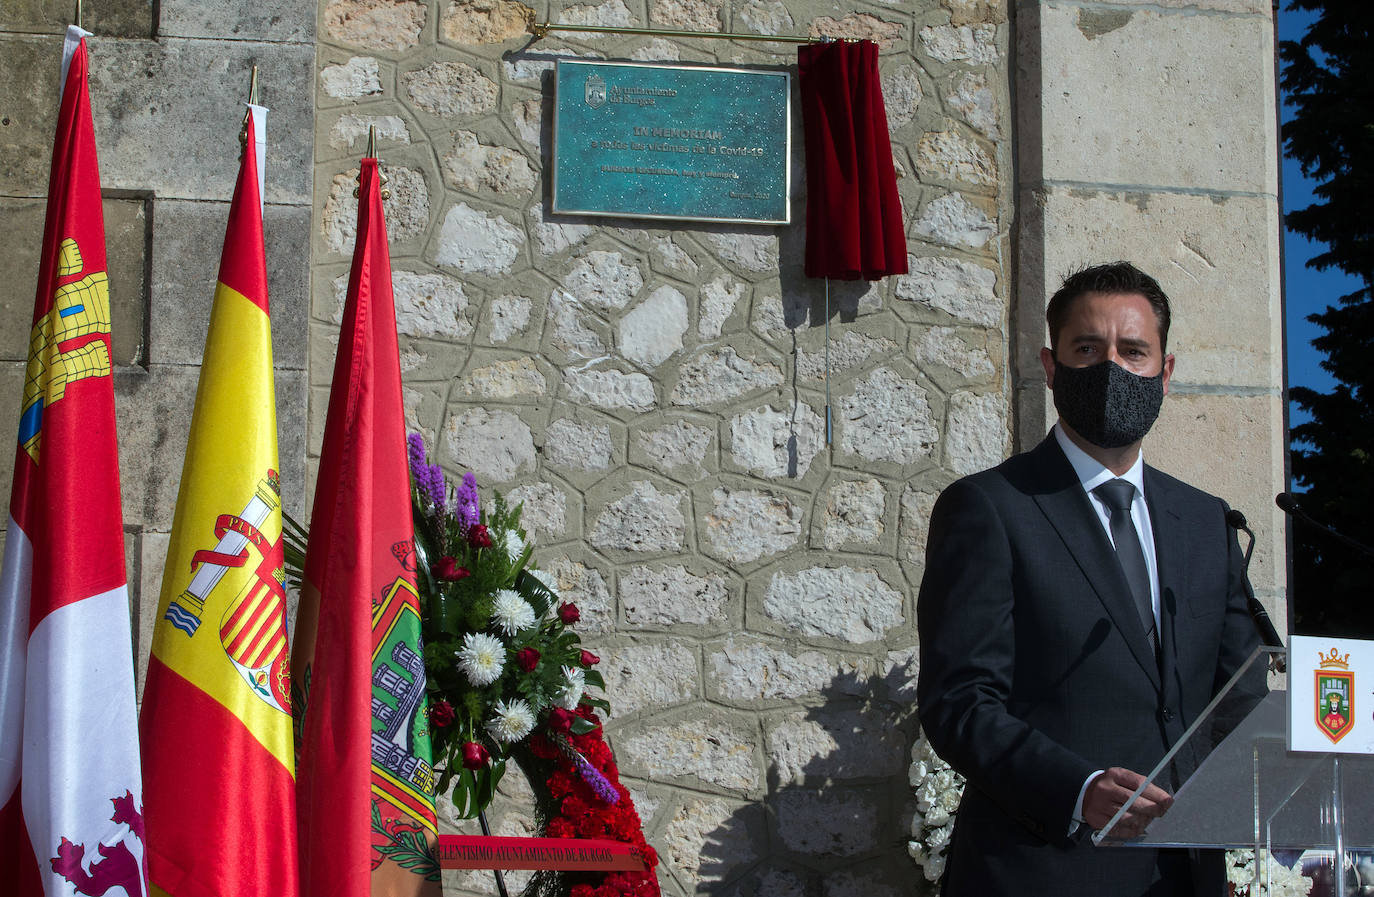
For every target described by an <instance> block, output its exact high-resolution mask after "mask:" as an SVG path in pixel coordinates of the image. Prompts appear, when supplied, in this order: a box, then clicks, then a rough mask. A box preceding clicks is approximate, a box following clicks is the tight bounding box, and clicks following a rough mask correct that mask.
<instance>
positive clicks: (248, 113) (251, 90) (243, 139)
mask: <svg viewBox="0 0 1374 897" xmlns="http://www.w3.org/2000/svg"><path fill="white" fill-rule="evenodd" d="M77 2H80V0H77ZM257 104H258V67H257V66H256V65H255V66H253V73H252V74H251V75H250V76H249V79H248V105H249V106H256V105H257ZM252 115H253V110H251V109H245V110H243V127H242V128H241V129H240V130H239V146H243V147H247V146H248V120H249V118H250V117H252Z"/></svg>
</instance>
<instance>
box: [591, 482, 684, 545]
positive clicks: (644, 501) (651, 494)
mask: <svg viewBox="0 0 1374 897" xmlns="http://www.w3.org/2000/svg"><path fill="white" fill-rule="evenodd" d="M683 498H684V496H683V495H682V494H680V493H674V492H663V491H660V490H659V489H657V488H656V487H655V486H654V484H653V483H650V482H649V481H647V480H637V481H635V483H634V484H633V485H632V486H631V487H630V491H629V494H627V495H625V496H623V497H621V498H619V499H616V500H614V501H611V502H609V503H608V504H607V505H606V506H605V508H604V509H602V511H601V512H600V513H599V514H598V515H597V518H596V523H595V524H594V525H593V527H592V533H591V542H592V544H593V545H595V546H596V547H598V548H614V549H619V550H621V551H636V552H639V551H678V550H680V549H681V548H682V545H683V538H684V536H685V534H686V530H687V520H686V518H685V517H684V516H683V513H682V499H683Z"/></svg>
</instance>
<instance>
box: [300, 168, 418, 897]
mask: <svg viewBox="0 0 1374 897" xmlns="http://www.w3.org/2000/svg"><path fill="white" fill-rule="evenodd" d="M358 195H359V199H358V236H357V245H356V247H355V248H354V251H353V269H352V272H351V273H350V275H349V280H348V294H347V299H346V300H345V303H344V316H343V330H342V332H341V333H340V334H339V354H338V356H337V357H336V358H335V360H334V382H333V386H332V387H331V391H330V394H329V413H328V416H327V418H326V419H325V425H324V443H323V444H322V446H321V448H320V466H319V474H318V477H317V479H316V483H315V505H314V512H313V513H312V515H311V518H310V544H309V546H308V548H307V550H306V558H305V583H304V584H303V586H302V588H301V604H300V610H299V612H298V613H297V616H296V640H295V644H294V646H293V662H294V664H295V667H296V672H295V678H296V685H297V688H298V689H299V690H300V692H301V693H302V695H303V700H302V702H301V705H300V706H298V707H297V708H296V712H297V714H298V715H299V716H300V717H301V722H300V730H301V736H302V740H301V745H300V780H299V784H298V789H297V805H298V811H299V814H300V839H301V844H300V847H301V893H302V895H304V897H369V895H396V897H400V895H417V894H426V895H429V894H433V895H437V894H438V893H439V868H438V864H437V862H436V860H435V858H434V853H433V849H434V844H435V842H436V841H437V829H436V823H435V813H434V798H433V791H434V770H433V768H432V767H431V765H430V764H431V763H432V755H431V752H430V739H429V728H428V726H429V718H428V713H427V701H426V698H425V665H424V651H423V649H422V648H421V646H420V611H419V602H418V599H417V593H416V588H415V563H416V561H415V531H414V529H413V525H412V522H411V516H410V514H411V511H410V471H409V467H408V462H407V455H406V433H405V418H404V414H403V412H402V405H401V363H400V356H399V353H398V351H397V344H396V311H395V306H394V303H393V300H392V294H391V261H390V258H389V255H388V252H387V245H386V222H385V221H384V220H383V217H382V197H381V192H380V189H379V185H378V172H377V160H376V159H363V160H362V172H361V178H360V184H359V190H358Z"/></svg>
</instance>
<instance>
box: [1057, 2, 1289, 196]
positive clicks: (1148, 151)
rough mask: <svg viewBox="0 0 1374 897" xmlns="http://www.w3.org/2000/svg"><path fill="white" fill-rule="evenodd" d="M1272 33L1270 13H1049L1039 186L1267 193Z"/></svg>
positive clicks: (1271, 169)
mask: <svg viewBox="0 0 1374 897" xmlns="http://www.w3.org/2000/svg"><path fill="white" fill-rule="evenodd" d="M1273 36H1274V30H1273V25H1272V23H1271V22H1270V21H1269V20H1268V17H1267V16H1266V17H1259V16H1225V15H1194V14H1191V11H1190V12H1188V13H1185V12H1183V11H1181V10H1180V11H1178V12H1174V11H1169V10H1160V9H1151V8H1142V9H1134V10H1129V9H1128V10H1125V11H1123V12H1121V13H1119V14H1118V15H1116V16H1115V18H1114V19H1113V20H1112V21H1111V22H1110V24H1107V25H1104V23H1103V21H1102V20H1101V18H1100V16H1095V11H1094V10H1092V9H1089V8H1087V7H1080V6H1072V7H1070V6H1046V7H1044V8H1043V9H1042V10H1041V13H1040V41H1041V46H1040V48H1039V53H1040V56H1041V58H1042V59H1044V60H1046V63H1045V65H1044V66H1043V72H1042V78H1043V80H1044V82H1045V84H1044V87H1043V89H1042V90H1041V97H1042V101H1041V116H1042V119H1043V120H1042V122H1041V124H1040V133H1041V134H1042V135H1043V150H1042V158H1041V166H1042V168H1043V177H1045V178H1046V179H1054V180H1067V181H1078V182H1087V183H1104V184H1148V185H1161V186H1169V187H1184V188H1196V189H1203V190H1228V191H1245V192H1252V193H1262V194H1270V195H1272V194H1273V193H1274V192H1275V187H1274V184H1275V182H1276V165H1277V162H1276V160H1277V152H1276V150H1275V147H1276V143H1275V139H1276V138H1275V131H1274V128H1275V126H1276V125H1275V123H1276V116H1275V112H1274V105H1273V104H1274V70H1273V62H1274V48H1273ZM1144 46H1149V47H1159V48H1161V50H1160V52H1157V53H1150V54H1147V56H1148V58H1147V57H1146V56H1142V54H1141V53H1140V48H1141V47H1144ZM1051 61H1052V62H1051ZM1102 108H1106V109H1111V110H1113V114H1111V115H1101V114H1097V113H1096V112H1092V111H1090V110H1095V109H1102ZM1146 121H1148V122H1153V123H1154V124H1153V125H1152V126H1151V127H1148V128H1123V127H1122V124H1121V123H1122V122H1146ZM1257 128H1258V129H1259V130H1258V132H1257Z"/></svg>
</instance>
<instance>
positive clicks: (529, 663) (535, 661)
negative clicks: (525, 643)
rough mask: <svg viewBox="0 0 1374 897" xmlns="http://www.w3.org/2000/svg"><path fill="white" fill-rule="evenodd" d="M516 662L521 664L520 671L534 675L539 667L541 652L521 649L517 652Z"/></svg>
mask: <svg viewBox="0 0 1374 897" xmlns="http://www.w3.org/2000/svg"><path fill="white" fill-rule="evenodd" d="M515 662H516V663H518V664H520V669H522V670H524V671H525V672H527V673H532V672H534V668H535V667H537V666H539V652H538V651H536V650H535V649H533V648H521V649H520V650H519V651H516V652H515Z"/></svg>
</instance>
